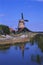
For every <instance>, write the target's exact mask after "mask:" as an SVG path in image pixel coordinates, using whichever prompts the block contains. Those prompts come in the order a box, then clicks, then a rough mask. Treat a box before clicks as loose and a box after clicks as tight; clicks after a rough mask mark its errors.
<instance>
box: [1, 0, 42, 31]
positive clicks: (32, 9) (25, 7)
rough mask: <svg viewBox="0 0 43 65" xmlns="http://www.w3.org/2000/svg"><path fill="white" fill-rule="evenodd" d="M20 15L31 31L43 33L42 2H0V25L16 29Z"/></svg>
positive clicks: (6, 0) (39, 0)
mask: <svg viewBox="0 0 43 65" xmlns="http://www.w3.org/2000/svg"><path fill="white" fill-rule="evenodd" d="M21 13H23V15H24V19H27V20H29V22H25V26H26V27H27V28H28V29H30V30H31V31H43V0H0V24H4V25H7V26H9V27H11V28H13V29H15V30H16V29H17V27H18V22H19V19H21Z"/></svg>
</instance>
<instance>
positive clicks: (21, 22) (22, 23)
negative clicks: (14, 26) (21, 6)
mask: <svg viewBox="0 0 43 65" xmlns="http://www.w3.org/2000/svg"><path fill="white" fill-rule="evenodd" d="M25 22H28V20H25V19H24V17H23V13H21V20H19V23H18V28H21V29H22V28H24V27H25Z"/></svg>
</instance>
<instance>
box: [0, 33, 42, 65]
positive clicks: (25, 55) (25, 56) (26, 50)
mask: <svg viewBox="0 0 43 65" xmlns="http://www.w3.org/2000/svg"><path fill="white" fill-rule="evenodd" d="M7 50H8V51H9V52H8V53H6V54H5V55H4V54H3V53H1V52H0V61H1V62H0V65H17V64H18V65H43V35H40V34H39V35H36V36H35V37H33V38H31V39H30V41H29V42H27V43H16V44H14V45H0V51H3V52H4V51H7ZM3 57H4V58H3ZM5 61H6V62H5ZM14 61H15V62H14ZM2 62H3V63H2ZM6 63H7V64H6Z"/></svg>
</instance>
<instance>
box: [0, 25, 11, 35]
mask: <svg viewBox="0 0 43 65" xmlns="http://www.w3.org/2000/svg"><path fill="white" fill-rule="evenodd" d="M0 30H2V31H3V34H5V35H6V34H10V29H9V27H8V26H6V25H0Z"/></svg>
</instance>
